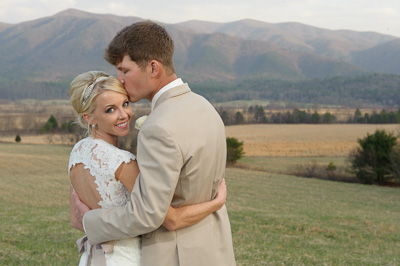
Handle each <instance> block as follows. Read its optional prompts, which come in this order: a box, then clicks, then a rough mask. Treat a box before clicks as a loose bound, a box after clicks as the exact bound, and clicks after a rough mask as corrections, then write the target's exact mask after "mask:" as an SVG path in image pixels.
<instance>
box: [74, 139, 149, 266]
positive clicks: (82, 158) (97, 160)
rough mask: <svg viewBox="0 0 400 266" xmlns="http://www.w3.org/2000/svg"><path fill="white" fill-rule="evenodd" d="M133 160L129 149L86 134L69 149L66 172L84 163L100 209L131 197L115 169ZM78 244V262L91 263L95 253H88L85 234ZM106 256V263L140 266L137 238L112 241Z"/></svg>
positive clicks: (138, 239) (118, 204)
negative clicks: (93, 178)
mask: <svg viewBox="0 0 400 266" xmlns="http://www.w3.org/2000/svg"><path fill="white" fill-rule="evenodd" d="M135 159H136V158H135V156H134V155H133V154H132V153H130V152H128V151H124V150H121V149H118V148H117V147H115V146H113V145H111V144H109V143H107V142H105V141H103V140H101V139H95V138H93V137H87V138H85V139H82V140H81V141H79V142H78V143H76V144H75V146H74V148H73V149H72V151H71V154H70V160H69V166H68V175H69V172H70V170H71V168H72V167H73V166H75V165H77V164H83V165H84V168H85V169H88V170H89V171H90V174H91V175H92V176H93V177H95V183H96V185H97V186H98V188H97V190H98V192H99V194H100V196H101V199H102V200H101V201H100V202H99V203H98V204H99V205H100V206H101V208H110V207H116V206H122V205H125V204H126V202H128V201H129V200H130V193H129V191H128V190H127V189H126V187H125V186H124V185H123V184H122V183H121V182H120V181H119V180H116V179H115V171H116V170H117V169H118V167H119V166H120V165H121V164H122V163H129V161H131V160H135ZM78 242H79V243H78ZM77 243H78V249H80V251H81V253H82V257H81V260H80V263H79V265H90V261H91V259H92V258H93V257H94V256H92V255H91V254H90V253H91V249H92V247H91V246H90V245H89V242H88V241H87V238H86V236H85V237H83V238H81V239H80V240H78V241H77ZM105 257H106V263H107V265H137V266H139V265H141V239H140V237H134V238H128V239H121V240H116V241H114V250H113V251H112V252H111V253H106V254H105ZM92 262H93V261H92Z"/></svg>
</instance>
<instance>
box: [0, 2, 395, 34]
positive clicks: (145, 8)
mask: <svg viewBox="0 0 400 266" xmlns="http://www.w3.org/2000/svg"><path fill="white" fill-rule="evenodd" d="M69 8H74V9H79V10H82V11H87V12H91V13H97V14H114V15H118V16H134V17H140V18H143V19H151V20H155V21H159V22H164V23H171V24H173V23H178V22H183V21H188V20H193V19H195V20H203V21H212V22H232V21H237V20H242V19H255V20H259V21H264V22H268V23H280V22H299V23H303V24H306V25H309V26H315V27H319V28H324V29H330V30H341V29H347V30H355V31H363V32H365V31H373V32H379V33H383V34H388V35H393V36H396V37H400V1H399V0H147V1H145V0H114V1H112V0H111V1H110V0H58V1H55V0H0V22H3V23H11V24H15V23H20V22H25V21H30V20H35V19H38V18H43V17H47V16H52V15H55V14H56V13H58V12H60V11H63V10H66V9H69Z"/></svg>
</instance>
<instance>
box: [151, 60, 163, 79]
mask: <svg viewBox="0 0 400 266" xmlns="http://www.w3.org/2000/svg"><path fill="white" fill-rule="evenodd" d="M150 67H151V76H152V77H157V76H159V75H160V73H161V72H160V70H161V65H160V62H158V61H157V60H151V61H150Z"/></svg>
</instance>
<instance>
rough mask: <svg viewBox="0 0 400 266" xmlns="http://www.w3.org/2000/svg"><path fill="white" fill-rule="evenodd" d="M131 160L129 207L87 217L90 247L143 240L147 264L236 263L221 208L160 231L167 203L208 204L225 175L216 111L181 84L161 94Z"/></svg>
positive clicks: (222, 130)
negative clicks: (135, 168) (135, 169)
mask: <svg viewBox="0 0 400 266" xmlns="http://www.w3.org/2000/svg"><path fill="white" fill-rule="evenodd" d="M137 158H138V164H139V169H140V175H139V177H138V179H137V181H136V184H135V186H134V189H133V191H132V194H131V196H132V200H131V202H129V203H128V204H127V205H126V206H125V207H118V208H112V209H99V210H93V211H90V212H88V213H87V214H86V215H85V217H84V224H85V229H86V233H87V235H88V238H89V241H90V243H91V244H97V243H101V242H104V241H107V240H112V239H122V238H127V237H132V236H136V235H143V237H142V255H143V265H145V266H146V265H207V266H208V265H218V266H219V265H235V259H234V254H233V245H232V236H231V228H230V223H229V218H228V213H227V210H226V207H225V206H224V207H223V208H222V209H220V210H219V211H217V212H215V213H213V214H211V215H209V216H208V217H206V218H205V219H204V220H202V221H200V222H199V223H198V224H196V225H193V226H190V227H187V228H183V229H180V230H177V231H168V230H166V229H165V228H164V227H163V226H161V224H162V223H163V221H164V218H165V215H166V213H167V211H168V207H169V205H170V204H172V205H173V206H174V207H180V206H185V205H190V204H195V203H200V202H205V201H209V200H211V199H212V198H213V197H214V196H215V194H216V191H217V188H218V185H219V183H220V181H221V179H222V177H224V176H225V163H226V137H225V128H224V125H223V123H222V120H221V118H220V117H219V115H218V113H217V112H216V111H215V109H214V107H213V106H212V105H211V104H210V103H209V102H208V101H207V100H205V99H204V98H203V97H201V96H199V95H197V94H195V93H193V92H191V90H190V89H189V87H188V85H187V84H184V85H181V86H178V87H175V88H172V89H170V90H168V91H167V92H165V93H163V94H162V95H161V97H160V98H159V99H158V100H157V102H156V103H155V107H154V110H153V111H152V112H151V114H150V115H149V117H148V119H147V120H146V122H145V123H144V124H143V126H142V128H141V130H140V132H139V135H138V147H137ZM171 202H172V203H171Z"/></svg>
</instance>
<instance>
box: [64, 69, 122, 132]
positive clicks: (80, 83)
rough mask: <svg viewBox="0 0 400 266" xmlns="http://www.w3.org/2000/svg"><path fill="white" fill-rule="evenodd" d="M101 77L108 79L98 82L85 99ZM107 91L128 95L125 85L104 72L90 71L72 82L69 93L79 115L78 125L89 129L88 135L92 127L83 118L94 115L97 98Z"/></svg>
mask: <svg viewBox="0 0 400 266" xmlns="http://www.w3.org/2000/svg"><path fill="white" fill-rule="evenodd" d="M100 77H107V78H106V79H104V80H100V81H98V82H96V84H95V86H94V87H93V90H92V91H91V92H90V94H89V96H88V97H87V99H85V94H87V89H88V87H89V86H90V85H92V84H93V83H94V82H95V81H96V79H98V78H100ZM106 90H110V91H115V92H118V93H122V94H124V95H127V93H126V91H125V89H124V85H123V84H122V83H121V82H120V81H119V80H118V79H117V78H115V77H113V76H110V75H109V74H107V73H105V72H102V71H88V72H85V73H82V74H80V75H78V76H77V77H76V78H74V80H73V81H72V82H71V86H70V88H69V93H68V95H69V96H70V100H71V105H72V107H73V108H74V110H75V112H76V113H77V115H78V119H77V122H78V124H79V125H80V126H81V127H83V128H86V129H88V133H90V125H89V124H88V123H87V122H86V120H85V119H84V118H83V115H84V114H93V112H94V110H95V109H96V97H97V96H98V95H99V94H101V93H102V92H104V91H106Z"/></svg>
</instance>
